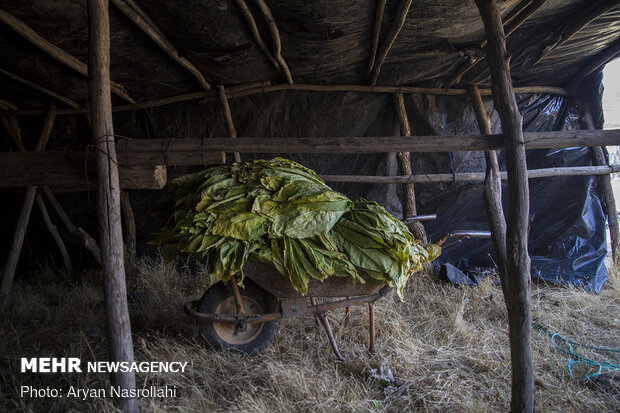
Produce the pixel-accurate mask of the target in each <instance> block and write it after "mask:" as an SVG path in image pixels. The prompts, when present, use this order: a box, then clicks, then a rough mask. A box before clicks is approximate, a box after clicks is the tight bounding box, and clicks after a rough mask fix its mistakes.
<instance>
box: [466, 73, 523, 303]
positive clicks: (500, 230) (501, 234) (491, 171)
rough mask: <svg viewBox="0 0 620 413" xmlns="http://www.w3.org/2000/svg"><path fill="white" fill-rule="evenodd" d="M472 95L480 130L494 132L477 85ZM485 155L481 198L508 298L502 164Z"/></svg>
mask: <svg viewBox="0 0 620 413" xmlns="http://www.w3.org/2000/svg"><path fill="white" fill-rule="evenodd" d="M470 98H471V102H472V106H473V108H474V113H475V114H476V120H477V122H478V129H480V133H484V134H490V133H492V132H491V119H489V116H488V115H487V112H486V110H485V109H484V104H483V103H482V96H480V91H479V90H478V86H476V85H474V86H472V87H471V88H470ZM484 158H485V160H486V173H485V178H484V189H483V190H482V197H483V199H484V206H485V209H486V213H487V222H488V223H489V229H490V230H491V240H492V242H493V250H494V252H495V262H496V264H497V269H498V272H499V277H500V280H501V283H502V290H503V292H504V296H505V297H508V296H509V295H510V291H509V286H508V273H507V268H508V258H507V257H506V220H505V218H504V208H503V206H502V181H501V179H502V178H501V173H500V170H499V163H498V162H497V153H496V152H495V151H485V152H484ZM528 173H529V171H528Z"/></svg>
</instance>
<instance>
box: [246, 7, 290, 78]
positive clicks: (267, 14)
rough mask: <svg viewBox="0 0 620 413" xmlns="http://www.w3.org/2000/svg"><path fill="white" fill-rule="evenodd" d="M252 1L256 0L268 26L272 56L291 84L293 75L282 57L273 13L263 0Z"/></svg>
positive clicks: (278, 33)
mask: <svg viewBox="0 0 620 413" xmlns="http://www.w3.org/2000/svg"><path fill="white" fill-rule="evenodd" d="M254 1H255V2H256V5H257V6H258V8H259V9H260V11H261V13H262V14H263V17H264V18H265V22H266V23H267V26H268V27H269V31H270V33H271V42H272V43H273V45H272V46H273V57H274V58H275V59H276V61H277V62H278V64H279V65H280V68H282V75H283V76H284V79H285V80H286V83H289V84H292V83H293V77H292V76H291V71H290V70H289V68H288V65H287V64H286V61H285V60H284V57H282V43H281V41H280V30H278V25H277V24H276V20H275V19H274V18H273V15H272V14H271V9H270V8H269V6H268V5H267V3H266V2H265V0H254Z"/></svg>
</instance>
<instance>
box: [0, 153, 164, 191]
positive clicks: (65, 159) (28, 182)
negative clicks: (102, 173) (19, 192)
mask: <svg viewBox="0 0 620 413" xmlns="http://www.w3.org/2000/svg"><path fill="white" fill-rule="evenodd" d="M85 156H86V155H85V154H84V153H83V152H52V151H41V152H2V153H0V165H1V166H0V188H21V187H26V186H32V185H39V186H41V185H44V186H50V187H52V188H64V189H72V190H86V189H95V188H96V184H97V179H96V170H95V162H94V156H93V154H89V155H88V158H87V159H88V160H87V166H86V167H85V160H86V159H85ZM119 174H120V177H119V179H120V186H121V188H122V189H161V188H163V187H164V186H165V185H166V181H167V172H166V167H165V166H163V165H152V166H120V167H119Z"/></svg>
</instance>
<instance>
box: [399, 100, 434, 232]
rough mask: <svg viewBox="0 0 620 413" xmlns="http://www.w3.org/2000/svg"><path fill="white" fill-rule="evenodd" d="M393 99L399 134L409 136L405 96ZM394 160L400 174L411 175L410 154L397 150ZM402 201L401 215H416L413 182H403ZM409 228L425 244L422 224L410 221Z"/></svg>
mask: <svg viewBox="0 0 620 413" xmlns="http://www.w3.org/2000/svg"><path fill="white" fill-rule="evenodd" d="M392 97H393V101H394V109H395V111H396V117H397V119H398V125H399V126H400V134H401V135H402V136H411V126H410V124H409V117H408V116H407V109H406V107H405V98H404V97H403V94H402V93H395V94H393V95H392ZM396 160H397V161H398V169H399V170H400V173H401V174H402V175H411V174H412V170H411V155H410V153H409V152H397V153H396ZM403 193H404V202H403V217H411V216H414V215H417V214H418V213H417V208H416V203H415V188H414V187H413V182H411V183H406V184H403ZM409 230H410V231H411V233H412V234H413V236H414V237H415V238H416V239H418V240H420V241H422V243H424V244H426V243H427V239H426V231H425V230H424V225H422V223H421V222H419V221H412V222H411V223H410V224H409Z"/></svg>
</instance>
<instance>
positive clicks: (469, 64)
mask: <svg viewBox="0 0 620 413" xmlns="http://www.w3.org/2000/svg"><path fill="white" fill-rule="evenodd" d="M546 1H547V0H533V1H532V0H523V2H521V4H518V5H517V6H516V9H518V10H519V12H518V13H512V11H511V13H509V14H508V15H507V16H506V19H505V20H506V22H505V23H504V32H505V35H506V37H508V36H510V35H511V34H512V33H514V32H515V31H516V30H517V29H518V28H519V27H521V25H522V24H523V23H525V21H526V20H527V19H529V18H530V17H531V16H532V15H533V14H534V13H536V12H537V11H538V9H540V8H541V7H542V5H543V4H544V3H545V2H546ZM486 45H487V39H486V38H485V39H484V40H483V41H482V42H480V45H479V49H480V50H481V51H482V55H481V56H480V57H476V58H473V57H470V56H468V57H467V58H466V60H465V61H464V62H463V63H462V64H461V65H460V66H459V67H458V68H457V69H456V70H455V71H454V72H452V74H451V75H450V76H449V77H448V79H446V81H445V82H444V85H443V87H445V88H449V87H451V86H452V85H454V84H455V83H457V82H458V81H459V80H460V79H461V78H462V77H463V75H464V74H465V73H467V72H469V71H470V70H471V69H473V68H474V67H475V66H476V65H477V64H478V63H479V62H481V61H482V60H483V59H484V57H485V55H486V52H485V48H486Z"/></svg>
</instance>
